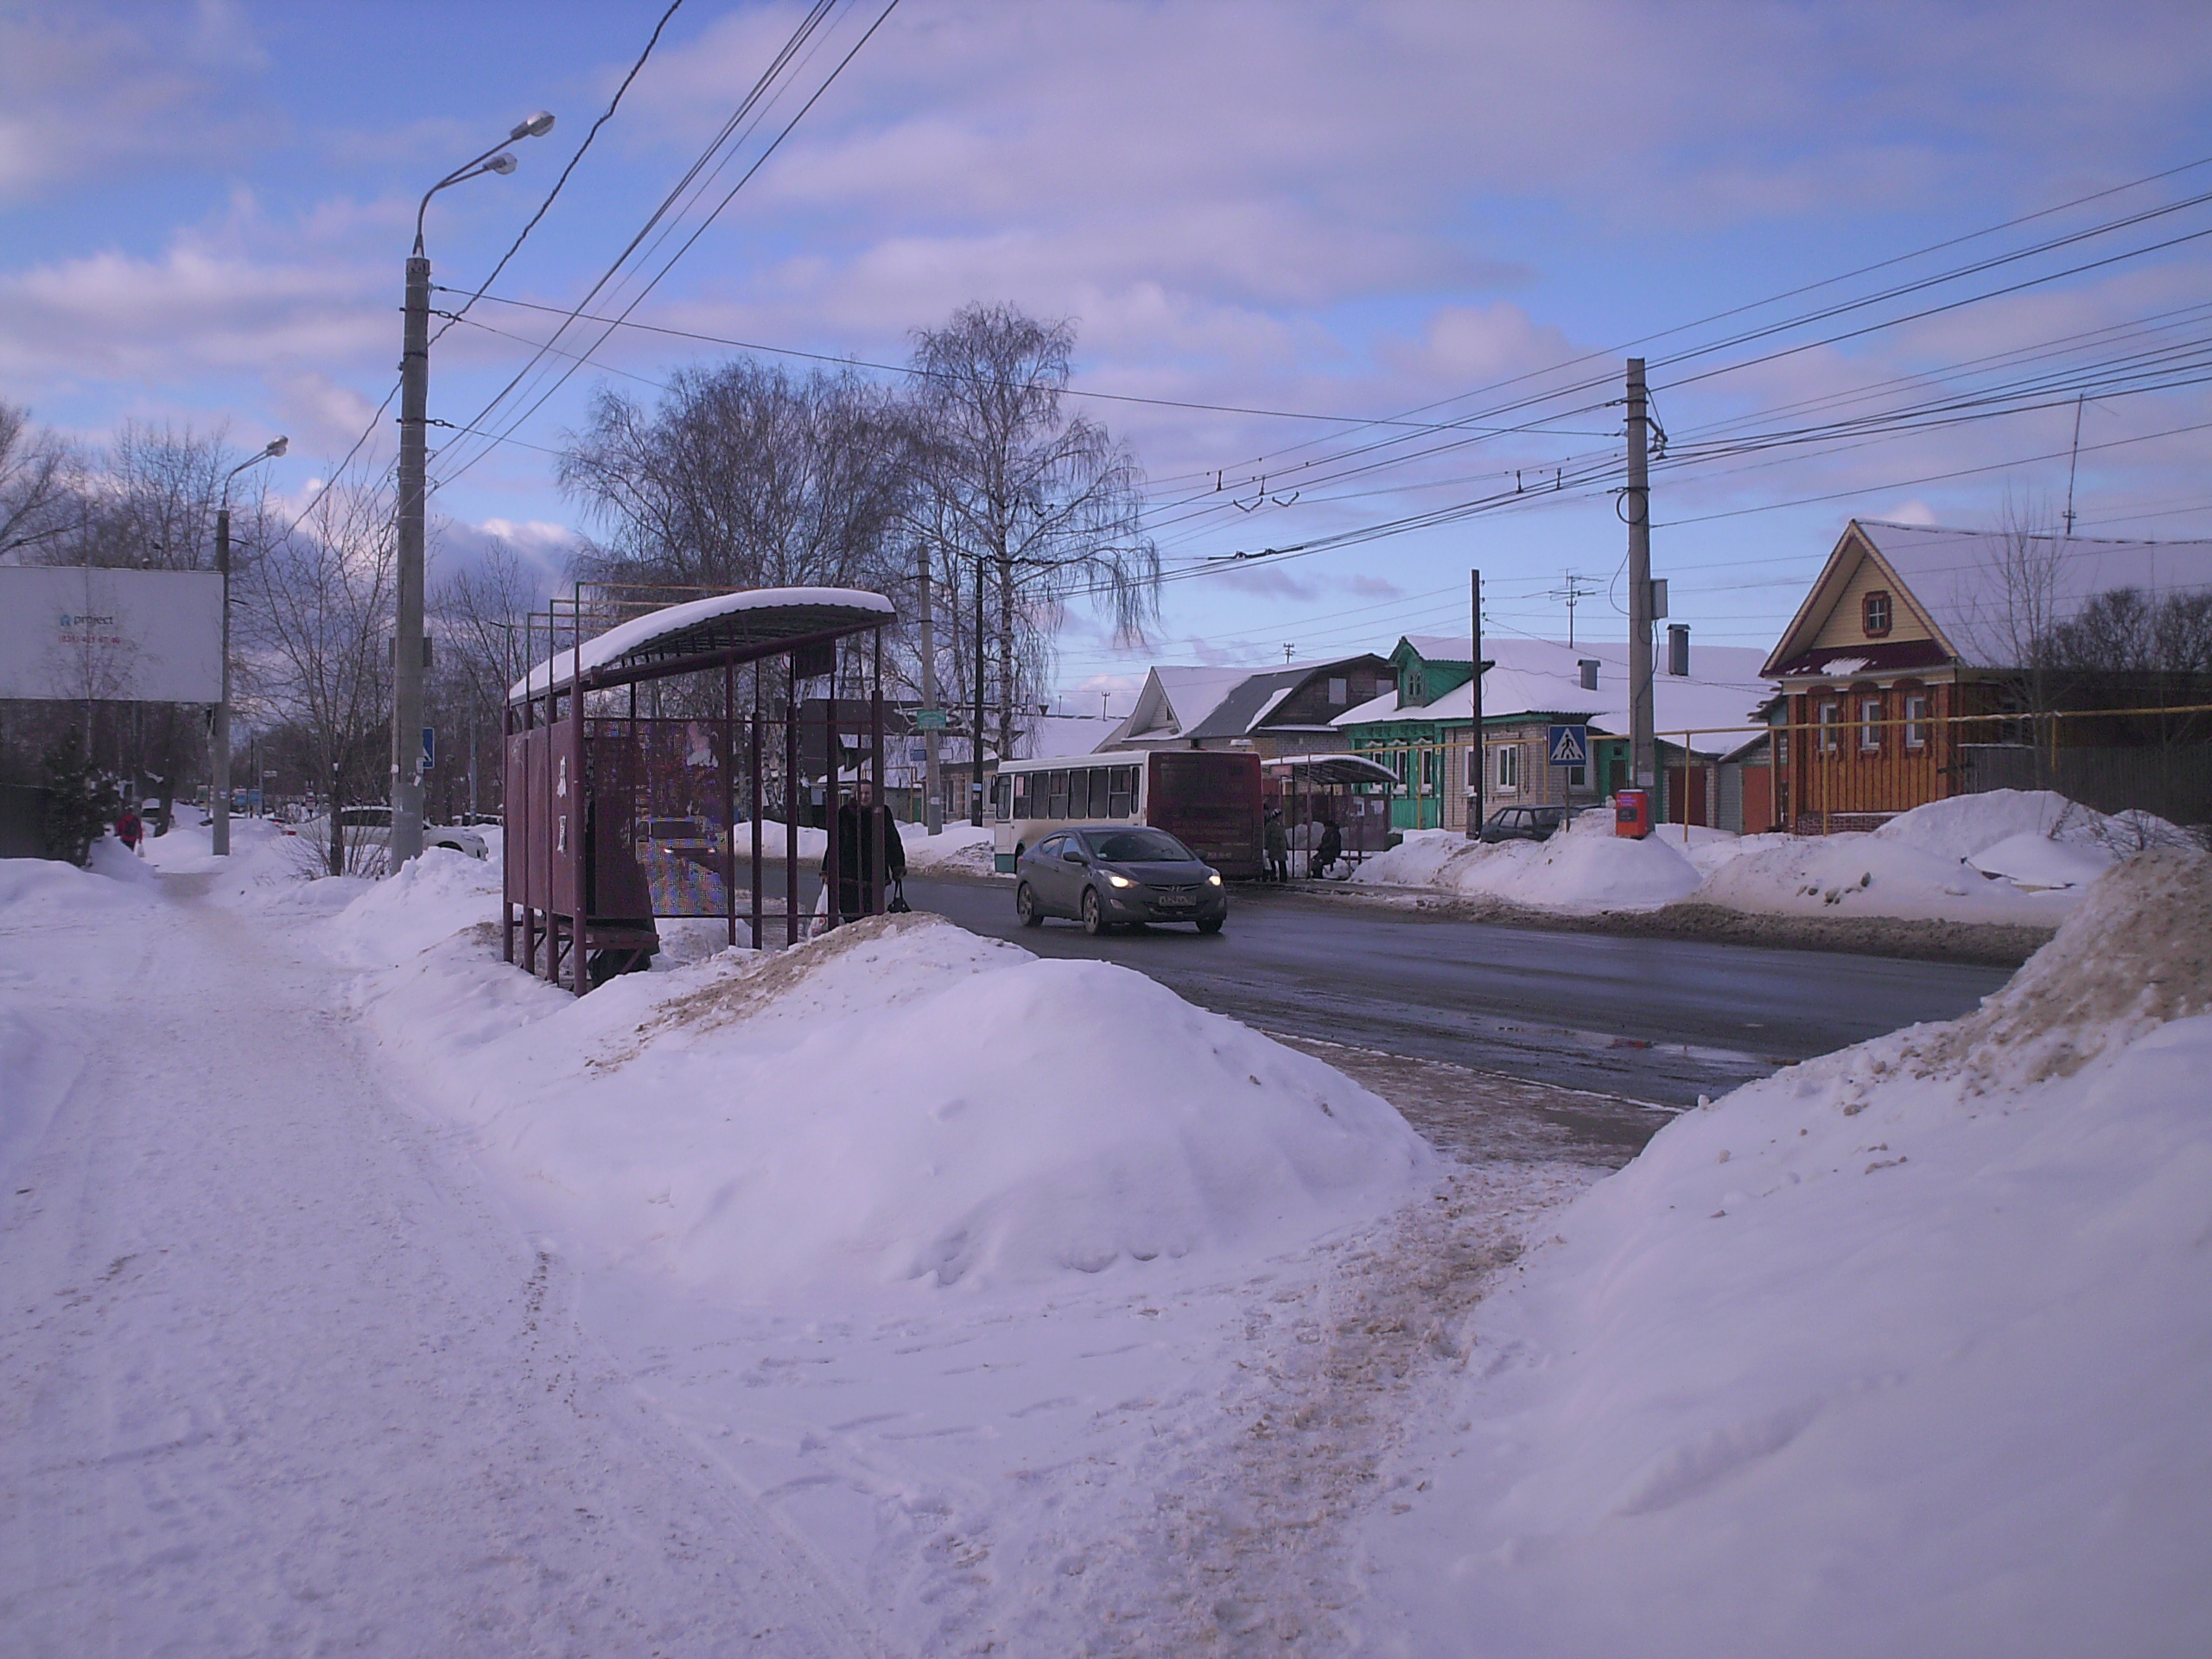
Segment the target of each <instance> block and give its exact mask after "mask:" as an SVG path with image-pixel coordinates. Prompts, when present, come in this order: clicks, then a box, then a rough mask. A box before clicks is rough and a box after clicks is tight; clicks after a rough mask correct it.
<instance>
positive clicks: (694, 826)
mask: <svg viewBox="0 0 2212 1659" xmlns="http://www.w3.org/2000/svg"><path fill="white" fill-rule="evenodd" d="M699 828H700V827H699V825H698V823H696V822H695V821H694V820H692V819H690V818H655V819H654V820H653V821H652V823H651V824H650V825H649V826H648V827H647V828H646V830H645V833H646V834H647V835H648V836H652V838H653V839H654V840H655V841H680V840H683V839H684V838H686V837H691V838H694V839H696V837H697V836H698V834H699Z"/></svg>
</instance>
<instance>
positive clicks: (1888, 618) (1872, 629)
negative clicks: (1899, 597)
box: [1859, 588, 1897, 639]
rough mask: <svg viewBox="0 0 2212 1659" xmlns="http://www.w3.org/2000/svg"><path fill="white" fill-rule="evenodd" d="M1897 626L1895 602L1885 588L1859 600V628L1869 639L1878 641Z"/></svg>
mask: <svg viewBox="0 0 2212 1659" xmlns="http://www.w3.org/2000/svg"><path fill="white" fill-rule="evenodd" d="M1895 626H1897V601H1895V600H1894V599H1892V598H1891V597H1890V591H1889V589H1888V588H1874V589H1873V590H1872V592H1869V593H1866V594H1860V595H1859V632H1862V633H1864V634H1865V635H1866V637H1867V638H1868V639H1881V638H1882V637H1883V636H1884V635H1885V634H1886V633H1888V632H1889V631H1890V630H1891V628H1893V627H1895Z"/></svg>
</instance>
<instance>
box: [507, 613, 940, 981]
mask: <svg viewBox="0 0 2212 1659" xmlns="http://www.w3.org/2000/svg"><path fill="white" fill-rule="evenodd" d="M664 592H682V593H688V594H703V597H699V598H694V599H691V600H689V601H684V602H679V603H676V604H670V603H667V602H665V601H661V602H658V603H656V602H654V597H653V596H658V594H661V593H664ZM639 594H645V595H649V596H648V597H645V598H643V599H640V598H639V597H636V596H637V595H639ZM624 613H637V614H632V615H630V616H629V617H628V618H627V620H620V619H622V618H623V616H624ZM656 619H658V626H656ZM895 620H896V616H895V613H894V612H893V607H892V605H891V602H890V601H888V600H887V599H885V598H884V597H882V596H881V595H880V594H868V593H862V592H860V591H857V590H853V589H841V588H784V589H754V590H737V591H734V592H733V591H729V590H702V589H698V588H689V589H672V590H662V589H645V588H639V587H638V586H636V585H635V584H621V585H620V587H619V588H615V587H607V588H594V586H592V585H588V584H586V585H580V586H579V588H578V589H577V590H576V591H575V593H574V594H570V595H569V596H567V597H565V598H556V600H555V601H552V602H551V603H550V604H549V606H548V607H547V608H546V611H545V613H543V617H542V618H539V617H536V616H533V617H532V618H531V619H530V620H529V622H528V623H527V624H526V626H525V652H524V661H525V662H526V663H529V664H531V667H530V668H529V670H528V671H527V672H526V673H525V674H524V677H523V678H522V679H520V680H518V682H516V683H515V684H514V685H513V686H512V687H511V688H510V690H509V692H508V701H507V711H506V721H505V775H506V792H505V839H506V846H507V858H506V869H505V890H504V893H503V896H502V903H501V906H500V910H501V941H502V952H503V954H504V956H505V959H506V960H507V961H509V962H511V963H513V962H519V963H520V964H521V965H523V966H524V967H525V968H527V969H529V971H531V973H533V974H538V975H542V976H543V977H544V978H546V979H548V980H550V981H551V982H554V983H556V984H559V983H563V982H566V983H567V984H568V985H569V987H570V988H572V989H573V990H575V993H576V994H577V995H580V996H581V995H583V994H584V993H585V992H587V991H588V990H589V989H590V988H591V987H592V984H593V983H594V967H593V963H594V961H595V960H597V961H600V962H601V963H602V965H603V966H605V965H611V966H615V967H619V966H620V965H624V964H626V963H632V962H635V961H638V960H641V959H642V956H644V955H648V954H650V953H651V952H652V951H653V950H655V949H657V948H658V929H657V928H656V926H655V925H654V924H655V922H656V920H657V918H658V917H660V916H661V915H664V914H673V913H676V912H663V911H660V910H658V909H657V908H656V907H655V905H654V901H653V899H652V889H651V887H650V884H649V883H648V882H647V881H646V880H645V878H644V875H643V874H642V872H641V870H639V868H638V867H637V864H636V861H635V857H634V854H633V850H632V836H633V835H634V832H635V815H634V812H633V810H632V807H633V804H634V803H633V801H632V802H625V803H623V810H622V811H621V814H620V818H619V819H616V818H615V817H613V814H611V813H609V812H603V811H601V810H599V808H600V805H601V797H602V796H604V797H606V798H607V802H608V803H609V804H613V798H614V796H615V794H616V793H617V792H618V789H619V787H620V785H623V784H626V785H627V786H628V788H629V790H630V792H631V793H632V796H634V793H635V789H636V785H635V783H634V779H636V778H637V777H638V776H639V772H640V762H639V749H640V734H641V732H644V731H645V730H646V729H648V728H652V727H658V726H659V725H662V724H664V723H665V722H663V721H659V720H658V717H657V716H656V715H645V716H641V715H639V710H638V688H639V686H641V685H647V686H653V687H656V688H657V687H658V684H659V683H661V682H663V681H666V680H670V679H673V678H676V677H679V676H687V675H704V674H710V673H712V672H713V671H715V670H720V671H721V705H722V708H721V718H720V721H719V728H720V736H719V743H718V746H717V750H716V753H715V757H714V758H715V761H716V762H717V770H718V772H719V773H720V784H721V802H720V805H721V825H722V831H721V837H720V840H721V846H720V849H719V858H718V860H717V861H716V862H717V864H718V866H719V868H716V869H715V872H714V873H715V874H717V875H718V876H719V877H720V880H721V893H722V905H721V915H722V916H723V917H724V918H726V920H727V924H728V941H729V943H730V944H737V943H738V921H739V904H738V899H737V887H738V851H737V823H738V818H737V801H736V792H737V777H738V769H739V757H738V754H737V748H738V741H739V734H740V732H741V730H742V731H743V732H744V734H745V738H746V741H745V744H744V747H745V751H746V753H745V760H744V765H745V768H746V772H747V806H748V810H747V818H748V820H749V822H750V824H751V829H752V836H751V842H752V844H751V848H750V849H749V850H750V857H749V859H748V861H747V863H748V866H749V870H748V874H749V876H750V880H749V884H748V894H747V904H746V919H747V923H748V929H747V931H748V933H749V936H750V939H751V943H752V944H753V948H754V949H756V950H760V949H765V948H766V924H767V922H768V921H769V919H770V918H771V917H770V912H768V911H767V909H766V905H765V902H764V899H763V893H762V888H763V885H764V882H763V877H764V875H766V874H767V871H768V868H769V865H768V861H767V860H766V858H765V857H764V853H765V845H764V838H763V833H762V826H763V818H764V817H765V811H764V808H765V805H766V795H765V792H764V790H765V785H766V781H767V779H766V772H767V766H766V754H765V747H766V741H767V738H768V734H769V728H771V727H772V726H773V725H776V724H780V725H781V726H782V727H783V733H782V736H783V755H782V757H781V759H782V763H783V764H782V769H781V770H782V782H783V794H784V817H785V836H784V858H783V864H784V870H783V880H784V897H783V903H782V906H781V910H782V913H783V916H784V921H785V926H784V935H785V937H784V941H783V942H784V944H785V945H791V944H797V943H798V941H799V938H800V937H801V934H802V932H803V931H804V928H803V925H802V923H801V919H800V918H801V914H802V912H801V907H800V904H799V902H798V893H799V891H800V874H799V854H798V843H799V834H798V831H799V827H800V824H799V820H800V817H801V811H800V800H801V797H802V795H803V793H804V792H805V789H804V780H803V779H802V776H801V747H802V746H801V741H800V737H801V733H800V721H801V703H802V699H801V698H800V696H799V686H800V684H801V683H802V682H803V681H806V680H813V679H819V678H821V677H824V676H828V677H829V689H830V696H829V697H828V698H827V699H826V700H825V711H824V715H823V757H824V766H823V771H824V780H823V791H824V792H823V825H824V829H825V831H826V837H827V852H826V856H825V858H824V861H823V863H824V868H825V869H826V870H827V871H828V872H829V876H828V878H827V879H826V880H824V881H823V893H824V902H825V904H826V909H827V920H828V924H829V926H832V927H835V926H836V925H839V924H840V923H841V922H842V921H843V920H845V919H847V918H845V917H844V916H843V914H842V907H843V897H844V895H843V893H842V888H843V886H844V884H843V882H842V880H840V879H839V877H840V875H841V874H842V869H843V863H844V861H843V860H842V858H841V854H842V853H843V852H844V850H845V849H842V848H841V847H840V846H839V835H840V830H841V824H840V811H839V808H840V806H841V804H842V803H841V800H840V781H841V780H840V777H839V772H840V766H839V764H838V761H839V757H840V754H841V752H842V745H841V733H842V731H843V729H844V728H846V727H847V726H849V725H854V724H857V723H859V722H855V721H851V720H849V718H844V717H842V716H844V715H849V712H850V709H851V704H852V702H853V700H852V699H849V698H843V699H841V698H840V697H839V696H837V695H836V691H837V689H838V673H837V671H838V667H839V658H840V656H841V655H843V656H846V657H847V658H849V657H850V656H851V654H852V653H851V652H849V650H845V649H844V647H845V645H846V642H847V641H849V640H854V639H856V638H857V637H858V636H859V635H861V634H864V633H865V634H868V635H870V636H872V638H871V639H870V642H869V646H870V648H869V650H868V655H867V658H866V659H865V663H864V665H863V666H862V672H863V673H864V675H865V678H866V683H867V698H866V718H865V729H866V730H867V733H868V778H867V781H868V782H869V783H871V784H872V785H873V786H874V791H873V792H874V801H875V803H876V804H878V806H879V807H880V804H881V803H882V802H883V800H884V788H883V785H884V750H883V728H884V720H883V630H884V628H885V627H886V626H889V625H891V624H892V623H893V621H895ZM541 625H542V626H543V629H544V652H545V655H544V657H543V660H540V658H539V652H538V645H537V628H538V626H541ZM603 625H604V626H603ZM588 627H589V628H591V629H592V630H593V632H592V633H591V635H590V636H589V637H587V634H586V630H587V628H588ZM779 657H780V658H784V659H785V709H784V711H783V716H782V719H781V720H780V721H777V720H775V719H774V718H772V716H771V715H770V713H769V710H768V707H767V702H768V683H767V673H766V671H767V669H768V668H769V667H770V666H771V664H772V661H773V659H775V658H779ZM587 658H588V659H589V660H587ZM747 667H750V668H751V669H752V671H753V686H752V693H753V695H752V697H751V705H752V706H751V709H750V710H749V712H748V713H747V714H745V715H741V713H740V704H739V696H738V676H739V671H740V670H741V669H742V668H747ZM614 690H627V691H628V693H629V699H628V708H627V712H626V714H616V713H612V712H609V711H607V710H605V709H600V710H596V711H595V710H594V709H593V708H592V707H591V704H590V701H589V700H590V699H591V698H592V697H593V696H594V695H595V694H604V693H607V692H610V691H614ZM602 701H603V699H602ZM856 781H858V780H856ZM866 821H867V823H868V834H869V835H870V837H871V841H870V844H869V846H868V849H867V854H866V856H864V857H863V858H861V860H859V863H860V866H861V870H862V872H863V876H864V879H863V882H862V887H863V891H862V893H861V906H862V909H861V911H860V912H858V913H861V914H869V915H874V914H880V912H882V911H883V909H884V906H885V899H886V893H885V882H884V876H885V870H886V858H885V855H886V848H885V846H884V836H885V834H886V829H885V814H884V813H883V812H882V811H881V810H876V811H874V812H870V813H869V814H868V815H867V820H866ZM892 833H896V831H895V830H893V831H892ZM640 894H643V895H644V896H645V897H644V903H643V904H642V906H641V905H640V903H639V895H640ZM683 913H686V914H696V913H698V912H683Z"/></svg>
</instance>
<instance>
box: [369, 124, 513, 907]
mask: <svg viewBox="0 0 2212 1659" xmlns="http://www.w3.org/2000/svg"><path fill="white" fill-rule="evenodd" d="M552 130H553V118H552V117H551V116H550V115H549V114H547V113H546V112H545V111H543V110H540V111H538V112H537V114H536V115H533V116H531V118H530V119H528V120H527V121H524V122H521V123H518V124H517V125H516V127H515V129H514V130H512V132H510V133H508V134H507V136H506V137H505V140H504V141H502V142H501V143H498V144H494V145H493V147H492V148H491V149H487V150H486V151H485V152H484V153H483V154H482V155H481V156H476V157H475V158H474V159H473V160H471V161H467V162H463V163H462V164H461V166H459V167H457V168H454V170H453V171H452V172H450V173H448V174H447V175H445V177H443V178H442V179H440V180H439V181H437V182H436V183H435V184H434V185H432V186H431V187H430V188H429V189H428V190H426V191H424V192H423V204H422V206H421V207H417V208H416V210H415V251H414V252H413V253H411V254H410V255H409V256H408V260H407V299H406V306H405V313H404V318H405V320H404V325H403V329H402V344H401V349H400V358H399V537H398V540H399V594H398V599H399V615H398V626H397V630H396V632H395V637H394V639H393V640H392V699H391V848H390V861H391V868H397V867H398V866H399V865H400V864H402V863H404V862H405V861H407V860H408V859H410V858H417V857H420V856H421V855H422V852H423V669H424V668H425V667H426V666H427V664H425V662H424V660H423V658H425V657H426V656H427V655H428V654H429V652H428V647H427V645H426V642H425V641H424V639H423V493H424V490H425V488H426V480H425V474H427V472H428V470H429V433H428V426H429V401H430V262H429V258H428V257H425V256H424V254H423V215H424V214H425V213H428V212H429V207H430V198H431V197H432V196H435V195H436V194H438V192H439V191H441V190H443V189H445V188H447V187H448V185H455V184H459V183H461V181H463V180H464V179H474V178H480V177H481V176H482V175H485V174H486V173H498V174H501V175H505V174H508V173H512V172H513V171H514V170H515V158H514V157H513V156H512V155H511V154H509V153H508V151H507V148H506V146H507V145H508V144H511V143H516V142H517V141H518V140H520V139H524V138H537V137H543V136H544V135H545V134H546V133H549V132H550V131H552Z"/></svg>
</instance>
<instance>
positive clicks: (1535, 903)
mask: <svg viewBox="0 0 2212 1659" xmlns="http://www.w3.org/2000/svg"><path fill="white" fill-rule="evenodd" d="M1585 824H1591V825H1594V826H1595V830H1596V831H1602V832H1603V833H1597V832H1593V831H1592V830H1588V829H1584V828H1583V826H1584V825H1585ZM1611 829H1612V822H1611V818H1610V817H1608V816H1607V815H1605V814H1603V813H1587V814H1585V815H1584V816H1583V817H1581V818H1580V819H1578V820H1576V823H1575V827H1574V828H1573V829H1572V830H1571V831H1569V832H1568V833H1567V834H1564V835H1555V836H1553V837H1552V838H1551V839H1550V840H1549V841H1546V842H1533V841H1506V842H1492V843H1488V844H1485V843H1484V842H1471V841H1469V840H1467V839H1466V837H1465V836H1462V835H1459V833H1458V832H1456V831H1452V830H1443V829H1432V830H1425V831H1419V832H1416V833H1415V834H1414V835H1412V836H1408V837H1407V838H1406V839H1405V841H1404V842H1402V843H1401V844H1400V845H1398V846H1396V847H1394V848H1392V849H1390V850H1389V851H1388V852H1386V853H1382V854H1379V855H1376V857H1374V858H1370V859H1369V860H1368V861H1366V862H1365V863H1363V864H1362V865H1361V866H1360V867H1359V868H1358V869H1357V871H1356V872H1355V873H1354V878H1353V879H1354V880H1360V881H1370V882H1381V883H1385V884H1389V885H1391V886H1397V887H1433V888H1438V889H1440V890H1441V891H1443V892H1446V893H1458V894H1460V895H1462V896H1464V897H1469V898H1490V899H1504V900H1506V901H1508V902H1509V903H1512V904H1516V905H1526V906H1529V907H1530V908H1532V909H1540V910H1557V911H1566V912H1582V913H1586V912H1595V911H1606V910H1656V909H1658V908H1659V907H1660V906H1662V905H1668V904H1672V903H1673V902H1674V901H1675V899H1680V898H1682V897H1683V896H1685V895H1686V894H1688V893H1691V892H1692V891H1694V889H1695V888H1696V887H1697V885H1698V872H1697V868H1696V867H1695V866H1694V864H1692V863H1691V862H1690V861H1689V860H1688V858H1686V857H1684V856H1683V854H1682V850H1681V847H1680V846H1679V845H1676V844H1675V843H1673V842H1670V841H1669V840H1668V839H1667V838H1665V837H1662V836H1651V837H1649V839H1647V840H1643V841H1635V840H1630V839H1628V838H1626V837H1624V836H1615V835H1613V834H1612V833H1611Z"/></svg>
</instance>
